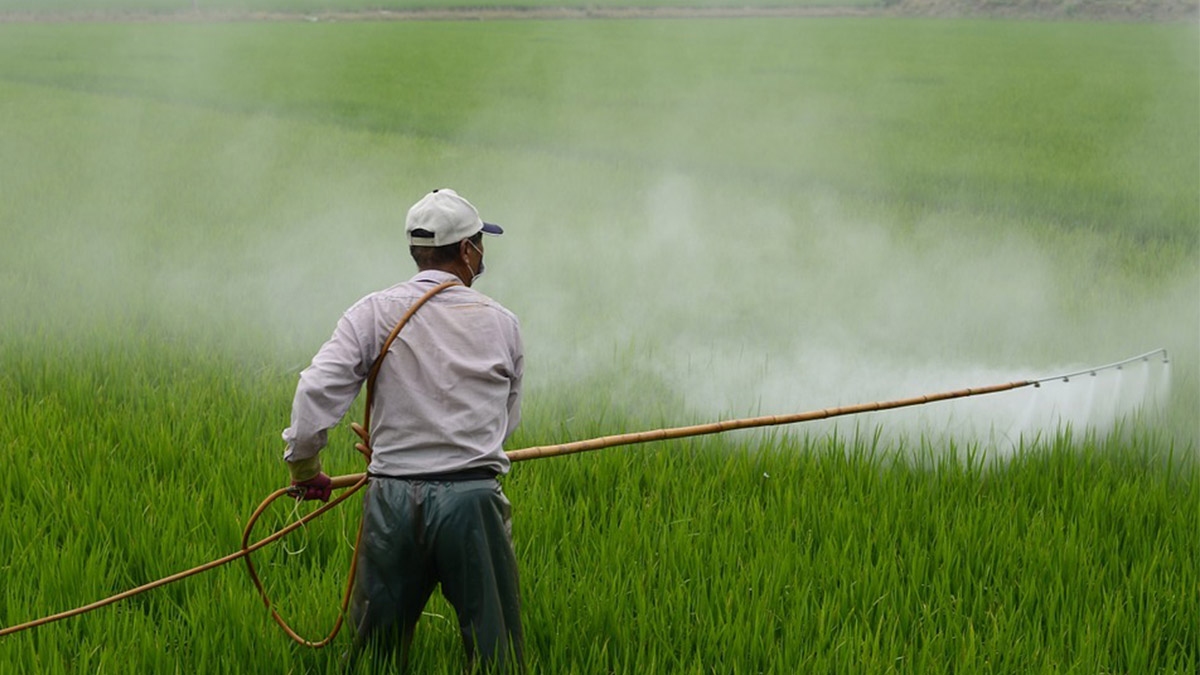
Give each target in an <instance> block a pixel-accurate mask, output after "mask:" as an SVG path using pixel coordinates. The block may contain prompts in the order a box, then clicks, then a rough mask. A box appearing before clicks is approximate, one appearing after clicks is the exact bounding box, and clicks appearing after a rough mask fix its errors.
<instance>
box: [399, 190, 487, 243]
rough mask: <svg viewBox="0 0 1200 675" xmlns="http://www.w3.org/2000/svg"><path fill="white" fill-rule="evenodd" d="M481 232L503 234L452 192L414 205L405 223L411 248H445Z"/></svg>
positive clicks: (427, 197) (435, 193)
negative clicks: (481, 218)
mask: <svg viewBox="0 0 1200 675" xmlns="http://www.w3.org/2000/svg"><path fill="white" fill-rule="evenodd" d="M480 230H482V231H484V232H486V233H488V234H503V233H504V230H503V229H501V227H500V226H499V225H493V224H492V223H485V222H483V221H482V220H480V218H479V211H476V210H475V207H474V206H472V205H471V202H469V201H467V200H466V199H463V198H462V197H459V196H458V193H457V192H455V191H454V190H451V189H449V188H441V189H439V190H434V191H433V192H430V193H429V194H427V195H425V196H424V197H422V198H421V201H419V202H417V203H416V204H413V207H412V208H411V209H409V210H408V218H407V219H405V222H404V232H405V234H407V235H408V244H409V246H445V245H447V244H456V243H458V242H460V241H462V240H463V239H467V238H469V237H473V236H475V235H476V234H477V233H478V232H479V231H480Z"/></svg>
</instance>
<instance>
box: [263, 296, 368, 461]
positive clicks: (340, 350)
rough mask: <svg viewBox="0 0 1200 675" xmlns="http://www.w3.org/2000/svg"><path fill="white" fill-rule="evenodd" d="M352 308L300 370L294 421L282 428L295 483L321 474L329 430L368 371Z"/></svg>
mask: <svg viewBox="0 0 1200 675" xmlns="http://www.w3.org/2000/svg"><path fill="white" fill-rule="evenodd" d="M353 312H354V308H352V309H351V311H349V312H347V313H346V314H344V315H343V316H342V318H341V319H340V320H339V321H338V325H337V328H335V329H334V331H333V336H332V337H330V338H329V340H328V341H327V342H326V343H325V344H324V345H322V346H321V349H320V351H318V352H317V355H316V356H314V357H313V360H312V364H311V365H309V367H308V368H305V369H304V371H303V372H301V373H300V383H299V384H298V385H297V386H296V396H295V398H294V399H293V400H292V421H291V425H290V426H289V427H288V428H287V429H285V430H284V431H283V440H284V441H286V442H287V449H286V450H285V451H284V453H283V458H284V460H285V461H287V463H288V470H289V471H290V472H291V475H292V480H293V481H306V480H309V479H311V478H313V477H315V476H317V475H318V474H320V473H321V460H320V457H319V456H318V455H319V453H320V452H321V449H322V448H324V447H325V444H326V443H327V433H328V431H329V429H330V428H332V427H333V426H334V425H336V424H337V423H338V421H340V420H341V419H342V417H343V416H344V415H345V414H346V411H347V410H349V409H350V404H351V403H353V402H354V397H355V396H357V395H358V391H359V389H361V388H362V383H363V381H364V380H365V379H366V377H367V373H368V372H369V371H370V366H371V362H370V359H369V357H367V356H366V355H365V354H364V352H363V350H362V345H361V341H360V340H359V337H358V333H357V332H356V330H355V328H354V321H353V314H352V313H353Z"/></svg>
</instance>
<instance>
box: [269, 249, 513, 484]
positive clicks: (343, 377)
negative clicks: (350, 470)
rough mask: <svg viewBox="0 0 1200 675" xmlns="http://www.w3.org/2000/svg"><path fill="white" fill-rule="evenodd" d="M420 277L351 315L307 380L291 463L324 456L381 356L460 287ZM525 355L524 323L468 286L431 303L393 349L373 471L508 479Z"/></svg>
mask: <svg viewBox="0 0 1200 675" xmlns="http://www.w3.org/2000/svg"><path fill="white" fill-rule="evenodd" d="M457 278H458V277H456V276H454V275H453V274H450V273H448V272H441V271H436V270H429V271H424V272H418V273H417V274H416V276H414V277H413V278H412V279H409V280H408V281H406V282H404V283H402V284H397V285H396V286H393V287H391V288H389V289H387V290H383V291H378V292H376V293H372V294H370V295H368V296H367V297H365V298H363V299H362V300H359V301H358V302H357V303H355V305H354V306H353V307H351V308H350V309H348V310H346V313H345V314H343V315H342V318H341V320H339V321H338V324H337V328H336V329H335V330H334V332H333V336H332V337H331V338H329V341H328V342H326V343H325V344H324V345H323V346H322V347H321V349H320V351H318V352H317V355H316V356H315V357H313V360H312V364H311V365H310V366H309V367H308V368H305V369H304V371H303V372H301V373H300V383H299V385H298V386H297V387H296V397H295V399H294V400H293V402H292V422H291V426H289V427H288V428H287V429H285V430H284V432H283V439H284V440H285V441H287V450H286V451H285V452H284V455H283V457H284V459H285V460H287V461H289V462H292V461H298V460H303V459H308V458H310V457H313V456H315V455H317V453H319V452H320V451H321V449H322V448H323V447H325V444H326V432H327V430H328V429H330V428H331V427H333V426H334V425H336V424H337V423H338V421H339V420H341V419H342V416H343V415H345V414H346V411H347V410H348V409H349V408H350V404H351V403H352V402H353V401H354V397H355V396H357V395H358V392H359V389H360V388H361V387H362V384H363V382H365V381H366V378H367V374H368V373H369V372H370V370H371V366H372V365H373V364H374V362H375V359H376V357H377V356H378V355H379V350H380V349H381V348H382V347H383V343H384V342H385V341H386V340H387V336H388V334H390V333H391V331H392V329H393V328H395V326H396V322H397V321H399V320H400V317H401V316H402V315H403V314H404V312H405V311H407V309H408V308H409V307H411V306H412V305H413V303H415V302H416V301H417V299H418V298H420V297H421V296H422V295H424V294H425V293H426V292H427V291H428V290H429V289H431V288H433V287H434V286H436V285H437V284H439V283H442V282H444V281H452V280H457ZM524 361H525V357H524V351H523V347H522V345H521V334H520V325H519V324H518V322H517V318H516V317H515V316H514V315H513V314H512V312H509V311H508V310H507V309H505V308H504V307H501V306H500V304H499V303H497V302H496V301H494V300H492V299H491V298H489V297H487V296H486V295H483V294H482V293H479V292H478V291H475V290H472V289H470V288H467V287H466V286H452V287H450V288H447V289H445V290H443V291H441V292H440V293H438V294H437V295H435V296H434V297H433V298H431V299H430V300H429V302H427V303H425V305H423V306H422V307H421V308H420V309H418V310H417V312H416V314H414V315H413V317H412V318H411V319H410V320H409V322H408V324H407V325H405V327H404V329H403V330H401V331H400V335H399V337H397V338H396V341H395V342H393V343H392V346H391V348H390V349H389V350H388V355H387V357H386V358H385V359H384V360H383V366H382V368H381V369H380V371H379V376H378V378H377V379H376V381H375V401H374V405H373V409H372V411H371V426H372V429H371V447H372V449H373V450H374V455H373V456H372V459H371V465H370V467H369V468H368V470H369V471H370V472H371V473H373V474H383V475H388V476H406V475H416V474H428V473H443V472H451V471H459V470H463V469H479V468H483V469H491V470H494V471H496V472H498V473H507V471H508V467H509V461H508V457H507V456H506V455H505V454H504V450H503V448H502V444H503V442H504V440H505V439H506V438H508V436H509V434H511V433H512V432H513V429H515V428H516V426H517V423H518V422H519V421H520V416H521V412H520V411H521V377H522V374H523V372H524Z"/></svg>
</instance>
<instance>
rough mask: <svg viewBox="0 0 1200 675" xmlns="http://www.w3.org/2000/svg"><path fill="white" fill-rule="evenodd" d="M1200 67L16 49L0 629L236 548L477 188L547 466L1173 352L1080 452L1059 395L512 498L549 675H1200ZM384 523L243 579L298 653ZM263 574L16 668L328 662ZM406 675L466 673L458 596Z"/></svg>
mask: <svg viewBox="0 0 1200 675" xmlns="http://www.w3.org/2000/svg"><path fill="white" fill-rule="evenodd" d="M1198 64H1200V31H1198V30H1197V27H1196V25H1194V24H1182V23H1181V24H1104V23H1071V24H1061V23H1039V22H1023V21H967V20H918V19H885V18H855V19H851V18H842V19H771V20H765V19H736V20H670V21H653V20H645V21H619V20H594V21H557V22H555V21H502V22H411V23H409V22H396V23H366V22H364V23H355V22H343V23H325V22H314V23H309V22H294V23H293V22H278V23H236V22H235V23H164V24H153V23H104V24H98V23H97V24H89V23H74V24H72V23H66V24H31V23H26V24H3V23H0V157H3V158H4V159H3V161H0V228H3V241H4V243H3V245H2V246H0V308H2V311H0V459H3V467H2V470H0V627H4V626H10V625H14V624H17V623H21V622H24V621H27V620H31V619H34V618H37V617H40V616H43V615H46V614H50V613H54V612H58V611H62V610H65V609H69V608H71V607H75V606H78V605H82V604H85V603H88V602H91V601H94V600H97V599H100V598H102V597H105V596H108V595H111V594H113V593H117V592H120V591H123V590H125V589H128V588H131V587H133V586H137V585H139V584H142V583H145V582H147V581H150V580H153V579H156V578H159V577H162V576H166V575H168V574H171V573H174V572H177V571H179V570H182V569H186V568H189V567H192V566H194V565H198V564H200V563H203V562H206V561H208V560H211V559H213V558H216V557H218V556H221V555H224V554H226V553H229V552H232V551H233V550H235V549H236V548H237V547H238V545H239V541H240V535H241V530H242V527H243V526H244V524H245V522H246V519H247V518H248V517H249V515H250V513H251V512H252V511H253V509H254V508H255V506H256V505H257V504H258V503H259V501H260V500H261V499H262V498H263V497H265V496H266V495H267V494H268V493H269V492H270V491H272V490H274V489H275V488H277V487H279V486H280V485H282V484H283V483H284V482H285V481H286V477H287V472H286V469H285V467H284V466H283V463H282V461H281V454H282V449H283V448H282V446H283V443H282V441H281V440H280V438H279V434H280V432H281V431H282V429H283V428H284V427H285V426H286V425H287V421H288V415H289V412H290V402H291V397H292V393H293V390H294V386H295V382H296V376H297V374H298V372H299V371H300V370H301V369H302V368H303V367H304V366H305V365H307V362H308V359H309V358H311V356H312V354H313V353H314V352H315V350H316V349H317V348H318V347H319V345H320V344H321V342H322V341H323V340H324V339H325V338H326V337H328V335H329V333H330V331H331V330H332V328H333V325H334V323H335V322H336V320H337V318H338V316H339V315H340V312H342V311H343V310H344V309H345V308H346V307H348V306H349V305H350V304H351V303H353V302H354V301H355V300H356V299H358V298H359V297H361V296H363V295H365V294H366V293H369V292H371V291H373V290H376V289H378V288H382V287H385V286H388V285H391V284H393V283H395V282H397V281H400V280H403V279H405V278H407V277H408V276H410V275H411V274H412V271H413V267H412V263H411V261H410V260H409V259H408V257H407V251H406V250H405V248H404V244H403V233H402V231H401V223H402V221H403V215H404V212H405V210H406V209H407V208H408V206H409V205H411V204H412V203H413V202H414V201H416V200H417V199H418V198H419V197H420V196H421V195H422V194H424V193H425V192H427V191H428V190H429V189H431V188H434V187H442V186H449V187H455V188H456V189H458V190H459V191H460V192H461V193H462V194H464V195H466V196H467V197H468V198H470V199H471V200H472V201H473V202H474V203H475V204H476V205H477V206H479V208H480V210H481V212H482V214H483V216H484V218H485V219H488V220H489V221H495V222H499V223H501V224H503V225H504V226H505V228H506V234H505V236H504V237H501V238H498V239H494V240H489V241H488V243H487V261H488V273H487V276H486V277H485V278H484V279H482V280H481V281H480V282H479V285H478V288H479V289H480V290H482V291H483V292H485V293H487V294H489V295H491V296H493V297H495V298H496V299H497V300H499V301H500V302H502V303H504V304H505V305H506V306H507V307H509V308H510V309H512V310H513V311H514V312H515V313H516V314H517V315H518V316H519V317H520V318H521V321H522V329H523V334H524V338H525V347H526V353H527V359H528V361H527V371H526V387H527V397H526V400H525V404H524V411H525V415H524V421H523V423H522V425H521V427H520V428H519V429H518V430H517V432H516V433H515V434H514V436H513V438H511V439H510V440H509V443H508V446H509V447H510V448H513V449H515V448H521V447H526V446H531V445H538V444H545V443H554V442H560V441H566V440H576V439H583V438H589V437H593V436H598V435H604V434H612V433H619V432H625V431H636V430H642V429H649V428H655V427H660V426H667V425H672V426H673V425H681V424H688V423H695V422H702V421H709V420H714V419H719V418H726V417H735V416H744V415H749V414H774V413H787V412H796V411H800V410H808V409H817V408H822V407H828V406H832V405H841V404H849V403H859V402H866V401H871V400H880V399H886V398H899V397H902V396H905V395H917V394H922V393H927V392H931V391H940V390H945V389H950V388H954V387H962V386H974V385H987V384H994V383H997V382H1005V381H1011V380H1013V379H1018V378H1023V377H1032V376H1039V375H1048V374H1054V373H1061V372H1067V371H1071V370H1074V369H1077V368H1080V367H1083V366H1089V365H1096V364H1101V363H1107V362H1110V361H1113V360H1116V359H1118V358H1121V357H1124V356H1128V355H1131V354H1137V353H1141V352H1145V351H1148V350H1149V349H1151V348H1156V347H1165V348H1166V349H1167V350H1168V351H1169V353H1170V355H1171V359H1170V360H1171V363H1170V367H1169V372H1170V380H1169V387H1168V386H1166V379H1165V377H1166V376H1165V372H1166V371H1167V368H1166V366H1161V367H1160V366H1157V365H1155V366H1153V367H1154V369H1155V370H1154V371H1153V372H1154V373H1156V377H1157V378H1158V380H1159V381H1160V384H1158V385H1156V386H1157V387H1158V389H1157V391H1159V392H1160V393H1161V392H1166V393H1165V395H1160V396H1159V397H1158V398H1157V399H1155V401H1154V405H1152V406H1149V405H1148V406H1147V407H1146V408H1145V409H1143V410H1141V411H1140V412H1138V413H1136V414H1133V415H1130V416H1126V417H1120V416H1115V415H1111V416H1104V415H1100V414H1099V413H1096V412H1095V410H1097V409H1098V408H1097V405H1096V404H1095V401H1097V400H1100V399H1101V398H1104V397H1106V396H1111V397H1113V398H1114V400H1133V401H1135V402H1136V401H1140V400H1142V399H1145V400H1146V401H1150V399H1152V398H1154V397H1152V396H1151V395H1150V390H1151V387H1150V386H1149V385H1147V384H1143V385H1137V384H1136V381H1137V380H1136V377H1135V376H1134V373H1135V372H1137V371H1135V370H1134V369H1132V368H1131V369H1130V373H1129V375H1128V376H1127V377H1125V379H1117V378H1116V376H1113V377H1110V378H1109V379H1098V380H1096V381H1094V382H1092V383H1090V384H1088V383H1086V382H1082V383H1081V382H1078V381H1075V382H1074V383H1073V384H1070V383H1063V384H1062V385H1061V386H1060V389H1061V390H1062V391H1063V392H1066V393H1064V394H1062V396H1063V398H1061V399H1056V400H1060V401H1066V403H1064V404H1063V405H1064V406H1065V407H1072V406H1073V407H1074V408H1076V409H1078V410H1083V411H1084V412H1087V411H1089V410H1090V411H1092V412H1090V413H1088V414H1085V415H1082V416H1075V417H1073V418H1072V419H1074V420H1076V421H1077V422H1078V423H1077V424H1074V425H1072V426H1068V427H1038V426H1036V425H1030V424H1028V423H1025V422H1022V415H1024V416H1025V417H1028V416H1029V412H1030V411H1031V410H1034V411H1036V410H1037V409H1038V407H1039V406H1042V405H1046V404H1047V402H1048V401H1049V400H1050V399H1048V398H1045V397H1043V398H1037V395H1035V394H1032V393H1030V392H1028V391H1026V392H1013V393H1009V394H999V395H993V396H989V397H984V398H981V399H979V400H978V401H977V402H976V403H974V404H972V405H971V406H969V407H968V406H967V405H966V404H963V405H961V406H960V405H959V404H936V406H930V408H931V410H932V412H931V413H930V415H931V417H930V418H926V419H925V420H924V421H920V420H917V419H916V418H914V417H911V416H907V415H902V414H900V413H887V414H874V415H867V416H861V417H858V418H854V419H852V420H849V421H846V422H844V423H841V424H839V425H836V426H833V425H829V424H826V425H814V426H800V427H794V428H790V429H776V430H773V431H769V432H758V433H738V434H735V435H725V436H710V437H705V438H699V439H688V440H680V441H672V442H663V443H655V444H649V445H645V446H637V447H630V448H616V449H611V450H605V451H602V452H598V453H591V454H584V455H576V456H572V457H563V458H554V459H545V460H538V461H535V462H528V463H522V464H518V465H515V466H514V468H513V471H512V473H511V474H510V475H509V476H507V477H506V478H505V479H504V485H505V490H506V492H507V494H508V496H509V498H510V499H511V501H512V503H513V507H514V542H515V546H516V551H517V556H518V560H519V563H520V566H521V575H522V576H521V587H522V593H523V606H522V615H523V620H524V628H525V633H526V641H527V645H526V651H527V655H528V660H529V663H528V666H529V668H528V669H529V671H530V672H534V673H793V672H813V673H826V672H838V673H843V672H844V673H887V672H900V673H931V672H953V673H1026V672H1055V673H1195V672H1196V671H1197V670H1198V669H1200V622H1198V621H1197V616H1200V592H1198V591H1197V589H1198V588H1200V550H1198V549H1200V543H1198V541H1197V532H1200V464H1198V462H1197V441H1198V440H1200V428H1197V422H1196V420H1197V419H1198V416H1197V413H1198V412H1200V264H1198V263H1200V162H1197V148H1198V147H1200V72H1198V71H1200V65H1198ZM1146 368H1147V369H1149V368H1150V366H1146ZM1160 371H1161V373H1162V374H1160ZM1139 386H1140V387H1141V388H1139ZM1046 389H1049V387H1047V388H1046ZM1072 392H1074V393H1072ZM1045 395H1048V394H1043V396H1045ZM938 406H940V407H938ZM1022 411H1024V412H1022ZM360 416H361V408H360V407H359V406H358V405H356V406H355V408H354V409H353V410H352V412H351V415H350V417H351V418H353V419H357V418H359V417H360ZM1118 418H1119V419H1118ZM931 420H932V421H931ZM347 421H349V420H347ZM964 422H971V423H972V424H973V426H970V425H967V426H955V425H960V424H963V423H964ZM921 424H933V425H935V426H938V428H939V429H943V430H946V429H951V430H953V431H948V432H944V433H943V432H938V431H936V430H935V431H928V429H927V427H923V426H921ZM968 427H969V428H971V429H974V428H976V427H983V428H985V429H990V433H977V432H976V431H973V430H967V429H968ZM997 429H1001V430H1002V431H1003V432H1004V433H997ZM352 437H353V435H352V434H351V433H350V432H349V431H348V429H347V428H346V427H345V425H343V426H341V427H338V428H337V429H335V430H334V431H333V432H332V433H331V434H330V438H331V444H330V447H329V448H328V449H327V450H326V451H325V453H324V455H323V458H324V459H325V464H326V469H327V470H328V471H330V472H331V473H334V474H343V473H354V472H358V471H361V470H362V468H361V463H360V460H359V459H358V454H357V453H356V452H354V451H353V449H352ZM310 509H311V506H310V505H308V504H304V505H300V506H299V507H296V508H294V507H293V506H292V505H290V504H288V505H286V506H285V505H277V506H276V507H275V508H274V510H273V511H271V512H270V514H269V515H268V516H267V518H266V519H265V520H266V521H268V522H264V523H263V524H262V525H261V526H260V530H259V531H260V532H261V533H264V534H265V533H266V532H267V531H268V530H269V529H271V528H278V527H281V526H283V525H284V524H285V523H287V522H289V521H290V520H292V519H294V517H295V516H296V513H298V512H306V511H308V510H310ZM358 513H359V506H358V504H357V500H356V499H355V500H352V501H351V503H350V505H347V506H344V507H342V508H340V509H339V510H337V511H335V512H334V513H333V514H332V515H329V516H327V517H325V518H324V519H321V520H318V521H316V522H315V523H314V524H313V525H311V526H310V527H308V528H307V529H305V530H303V531H302V532H300V533H297V534H296V535H294V536H292V537H289V538H288V539H287V540H286V543H285V544H284V545H282V546H276V547H273V548H271V549H269V550H267V551H264V552H262V553H261V554H259V555H258V556H257V557H256V561H258V562H259V567H260V570H261V571H262V573H263V575H264V577H265V578H266V580H267V584H268V587H269V588H270V590H271V592H272V595H273V597H275V598H277V599H278V602H279V605H280V609H281V611H282V612H283V613H284V614H285V615H286V616H288V617H289V618H291V619H292V620H293V622H294V624H295V625H296V626H297V628H299V629H300V631H301V632H302V633H303V634H305V635H307V636H310V637H317V636H318V634H320V633H322V632H323V631H324V630H327V628H328V627H329V626H330V625H331V624H332V622H333V620H334V618H335V616H336V603H337V600H338V599H339V598H340V592H341V586H342V585H343V583H344V580H345V575H346V573H347V569H348V566H349V556H350V550H351V545H352V542H353V536H354V530H355V526H356V523H357V515H358ZM239 565H240V564H239V563H234V564H233V565H232V566H229V567H225V568H222V569H220V570H217V571H213V572H209V573H207V574H205V575H204V576H202V577H197V578H193V579H189V580H185V581H182V582H180V583H177V584H174V585H172V586H169V587H167V588H163V589H159V590H156V591H152V592H151V593H149V594H146V595H141V596H138V597H136V598H134V599H131V600H128V601H125V602H123V603H120V604H117V605H115V606H113V607H110V608H107V609H101V610H98V611H97V612H94V613H92V614H88V615H86V616H83V617H79V618H74V619H70V620H67V621H64V622H60V623H57V624H52V625H49V626H45V627H41V628H38V629H35V630H33V631H29V632H25V633H21V634H17V635H14V636H10V637H5V638H0V673H82V672H117V673H171V672H204V673H246V672H255V673H257V672H286V673H326V672H329V673H333V672H339V668H340V666H339V662H340V658H341V655H342V653H343V652H344V650H345V649H346V648H347V646H348V645H349V635H341V636H339V638H338V639H337V640H336V641H335V643H334V645H333V646H330V647H327V648H325V649H323V650H317V651H314V650H310V649H307V648H303V647H300V646H297V645H295V644H293V643H292V642H291V641H289V640H288V639H287V638H286V636H284V635H283V633H282V632H281V631H279V630H278V629H277V628H276V627H275V626H274V624H273V622H272V621H271V620H270V617H269V616H268V614H267V612H266V611H265V610H264V609H263V607H262V603H261V601H259V600H258V598H257V596H256V595H255V594H254V589H253V587H252V585H251V584H250V583H249V580H248V578H247V575H246V573H245V571H244V570H242V569H239ZM386 665H387V664H382V663H367V664H364V668H363V669H362V671H363V672H366V671H368V670H381V671H382V670H385V668H384V667H385V666H386ZM411 665H412V668H411V672H418V673H426V672H429V673H457V672H462V671H463V670H464V668H465V667H466V661H465V657H464V655H463V653H462V649H461V646H460V644H459V637H458V630H457V624H456V621H455V618H454V614H453V610H452V609H451V608H450V607H449V606H448V605H447V604H446V603H445V601H444V600H443V599H442V598H441V597H440V595H437V594H435V597H434V600H433V602H431V604H430V605H429V607H427V610H426V615H425V616H424V617H423V620H422V623H421V625H420V626H419V628H418V631H417V638H416V647H415V654H414V662H413V663H412V664H411Z"/></svg>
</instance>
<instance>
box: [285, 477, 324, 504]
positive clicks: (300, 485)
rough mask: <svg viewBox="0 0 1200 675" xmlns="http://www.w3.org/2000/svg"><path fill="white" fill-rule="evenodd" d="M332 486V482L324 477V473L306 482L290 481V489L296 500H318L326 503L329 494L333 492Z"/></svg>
mask: <svg viewBox="0 0 1200 675" xmlns="http://www.w3.org/2000/svg"><path fill="white" fill-rule="evenodd" d="M332 484H333V480H332V479H330V478H329V476H326V475H325V472H324V471H321V472H319V473H317V475H315V476H313V477H312V478H309V479H308V480H294V481H292V488H294V491H295V493H296V499H320V500H321V501H323V502H327V501H329V493H331V492H333V488H332V487H331V485H332Z"/></svg>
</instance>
